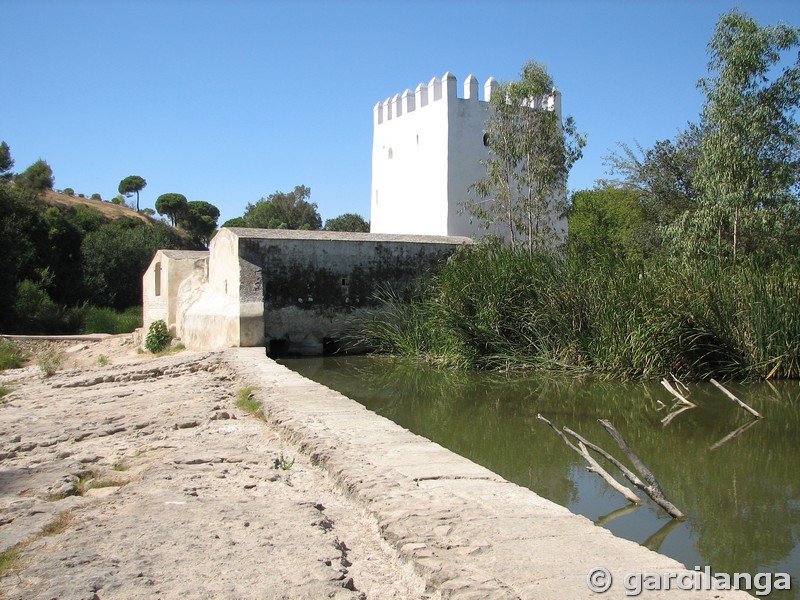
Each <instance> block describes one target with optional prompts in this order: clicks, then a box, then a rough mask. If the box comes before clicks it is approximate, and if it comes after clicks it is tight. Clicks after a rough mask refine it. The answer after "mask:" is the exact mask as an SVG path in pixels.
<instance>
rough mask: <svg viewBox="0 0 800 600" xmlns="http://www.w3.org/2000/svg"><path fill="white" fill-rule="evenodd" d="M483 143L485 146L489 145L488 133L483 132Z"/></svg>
mask: <svg viewBox="0 0 800 600" xmlns="http://www.w3.org/2000/svg"><path fill="white" fill-rule="evenodd" d="M483 145H484V146H486V147H487V148H488V147H489V134H488V133H484V134H483Z"/></svg>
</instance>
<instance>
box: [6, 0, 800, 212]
mask: <svg viewBox="0 0 800 600" xmlns="http://www.w3.org/2000/svg"><path fill="white" fill-rule="evenodd" d="M734 6H738V7H739V8H740V10H743V11H745V12H747V13H749V14H750V15H752V16H753V17H755V18H756V19H757V20H758V21H759V23H761V24H762V25H766V24H775V23H777V22H779V21H785V22H788V23H791V24H793V25H800V2H799V1H797V0H740V1H739V2H735V1H733V0H731V1H723V0H670V1H666V0H662V1H652V0H636V1H634V0H628V1H623V0H561V1H544V0H538V1H527V2H524V1H522V0H519V1H514V2H512V1H504V0H493V1H491V2H489V1H485V2H472V1H437V0H429V1H427V2H415V1H407V0H394V1H392V2H379V1H377V0H375V1H363V2H362V1H354V0H353V1H348V0H339V1H329V2H321V1H317V2H310V1H309V2H302V1H296V2H288V1H287V2H267V1H261V2H257V1H255V0H251V1H246V0H226V1H223V0H219V1H210V0H191V1H190V0H128V1H124V2H123V1H121V0H120V1H109V0H94V1H89V0H71V1H67V0H58V1H44V0H0V30H2V46H3V50H2V51H3V61H2V62H3V66H2V69H0V140H5V141H6V142H7V143H8V144H9V145H10V147H11V152H12V156H13V157H14V159H15V160H16V166H15V171H17V172H19V171H22V170H24V169H25V168H26V167H27V166H29V165H30V164H32V163H33V162H35V161H36V160H37V159H39V158H43V159H44V160H46V161H47V162H48V163H49V164H50V166H51V167H52V168H53V171H54V174H55V180H56V184H55V185H56V188H57V189H63V188H66V187H72V188H74V189H75V191H76V192H77V193H84V194H86V195H87V196H88V195H90V194H93V193H100V194H101V195H102V196H103V198H106V199H108V198H112V197H113V196H114V195H116V193H117V186H118V185H119V181H120V180H121V179H122V178H124V177H125V176H127V175H141V176H142V177H144V178H145V179H146V180H147V182H148V185H147V187H146V188H145V190H144V191H143V192H142V196H141V204H142V206H143V207H147V206H149V207H152V206H153V205H154V203H155V200H156V198H157V197H158V196H159V195H161V194H163V193H167V192H179V193H182V194H184V195H185V196H186V197H187V198H188V199H189V200H205V201H208V202H211V203H213V204H215V205H216V206H218V207H219V208H220V210H221V211H222V217H221V220H220V222H223V221H224V220H227V219H229V218H232V217H236V216H240V215H241V214H242V213H243V212H244V209H245V206H246V205H247V203H248V202H255V201H257V200H259V199H260V198H262V197H264V196H267V195H268V194H270V193H272V192H274V191H276V190H280V191H289V190H291V189H293V187H294V186H295V185H298V184H303V185H307V186H309V187H310V188H311V191H312V193H311V200H312V201H314V202H316V203H317V204H318V206H319V210H320V213H321V215H322V217H323V219H328V218H331V217H334V216H337V215H339V214H342V213H345V212H356V213H360V214H361V215H363V216H364V217H366V218H369V198H370V179H371V164H370V163H371V149H372V108H373V106H374V105H375V103H376V102H378V101H379V100H383V99H385V98H387V97H389V96H393V95H394V94H396V93H398V92H403V91H404V90H405V89H406V88H411V89H413V88H414V87H415V86H416V85H417V84H418V83H420V82H427V81H429V80H430V79H431V78H432V77H434V76H438V77H441V76H442V75H443V74H444V73H445V72H446V71H451V72H452V73H453V74H454V75H455V76H456V77H457V79H458V80H459V89H460V88H461V83H462V82H463V81H464V79H465V78H466V77H467V75H469V74H470V73H472V74H474V75H475V76H476V77H477V78H478V79H479V81H480V82H481V84H482V83H483V82H484V81H485V80H486V79H487V78H488V77H489V76H494V77H495V78H496V79H498V80H500V81H507V80H510V79H515V78H517V76H518V74H519V71H520V68H521V67H522V65H523V64H524V63H525V62H527V61H529V60H531V59H533V60H536V61H538V62H540V63H543V64H545V65H547V67H548V69H549V71H550V73H551V75H552V76H553V77H554V79H555V81H556V84H557V85H558V87H559V88H560V89H561V91H562V93H563V108H564V113H565V114H570V115H572V116H573V117H574V118H575V120H576V122H577V125H578V128H579V129H580V130H581V131H583V132H585V133H586V134H587V137H588V144H587V146H586V149H585V152H584V158H583V159H582V160H581V161H579V162H578V164H577V165H576V166H575V167H574V169H573V171H572V174H571V176H570V182H569V186H570V189H572V190H575V189H584V188H590V187H592V185H593V184H594V181H595V180H596V179H598V178H601V177H603V176H604V173H605V167H604V165H603V157H604V156H606V155H607V154H608V153H609V151H610V150H613V149H614V148H615V147H616V144H617V143H618V142H626V143H634V142H635V141H638V142H639V143H640V144H642V145H643V146H645V147H647V146H649V145H651V144H652V143H653V142H654V141H656V140H659V139H666V138H671V137H673V136H674V134H675V133H676V132H677V131H678V130H679V129H681V128H683V127H684V126H685V124H686V123H687V122H688V121H690V120H696V119H697V118H698V115H699V112H700V109H701V104H702V96H701V95H700V93H699V92H698V90H697V89H696V85H695V84H696V82H697V80H698V79H699V78H700V77H703V76H704V75H705V74H706V64H707V55H706V44H707V43H708V40H709V38H710V36H711V34H712V31H713V28H714V24H715V23H716V21H717V19H718V17H719V16H720V15H721V14H722V13H724V12H727V11H728V10H730V9H731V8H732V7H734Z"/></svg>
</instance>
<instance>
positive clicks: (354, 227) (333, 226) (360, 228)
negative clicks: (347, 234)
mask: <svg viewBox="0 0 800 600" xmlns="http://www.w3.org/2000/svg"><path fill="white" fill-rule="evenodd" d="M325 231H353V232H361V233H369V221H367V220H366V219H364V217H362V216H361V215H357V214H355V213H345V214H343V215H339V216H338V217H334V218H332V219H328V220H327V221H325Z"/></svg>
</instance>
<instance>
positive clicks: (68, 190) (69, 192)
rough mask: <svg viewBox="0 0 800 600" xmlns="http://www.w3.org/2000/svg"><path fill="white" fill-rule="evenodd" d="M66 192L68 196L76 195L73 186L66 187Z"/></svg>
mask: <svg viewBox="0 0 800 600" xmlns="http://www.w3.org/2000/svg"><path fill="white" fill-rule="evenodd" d="M64 194H65V195H66V196H74V195H75V190H73V189H72V188H64Z"/></svg>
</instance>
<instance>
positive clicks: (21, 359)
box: [0, 338, 26, 371]
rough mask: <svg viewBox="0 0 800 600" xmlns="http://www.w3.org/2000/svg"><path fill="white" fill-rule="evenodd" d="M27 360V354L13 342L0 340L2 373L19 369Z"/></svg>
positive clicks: (0, 369) (0, 366)
mask: <svg viewBox="0 0 800 600" xmlns="http://www.w3.org/2000/svg"><path fill="white" fill-rule="evenodd" d="M25 359H26V354H25V352H24V351H23V350H22V348H20V347H19V346H17V345H16V344H15V343H14V342H12V341H11V340H7V339H5V338H0V371H5V370H6V369H19V368H20V367H21V366H22V365H23V364H24V363H25Z"/></svg>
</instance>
